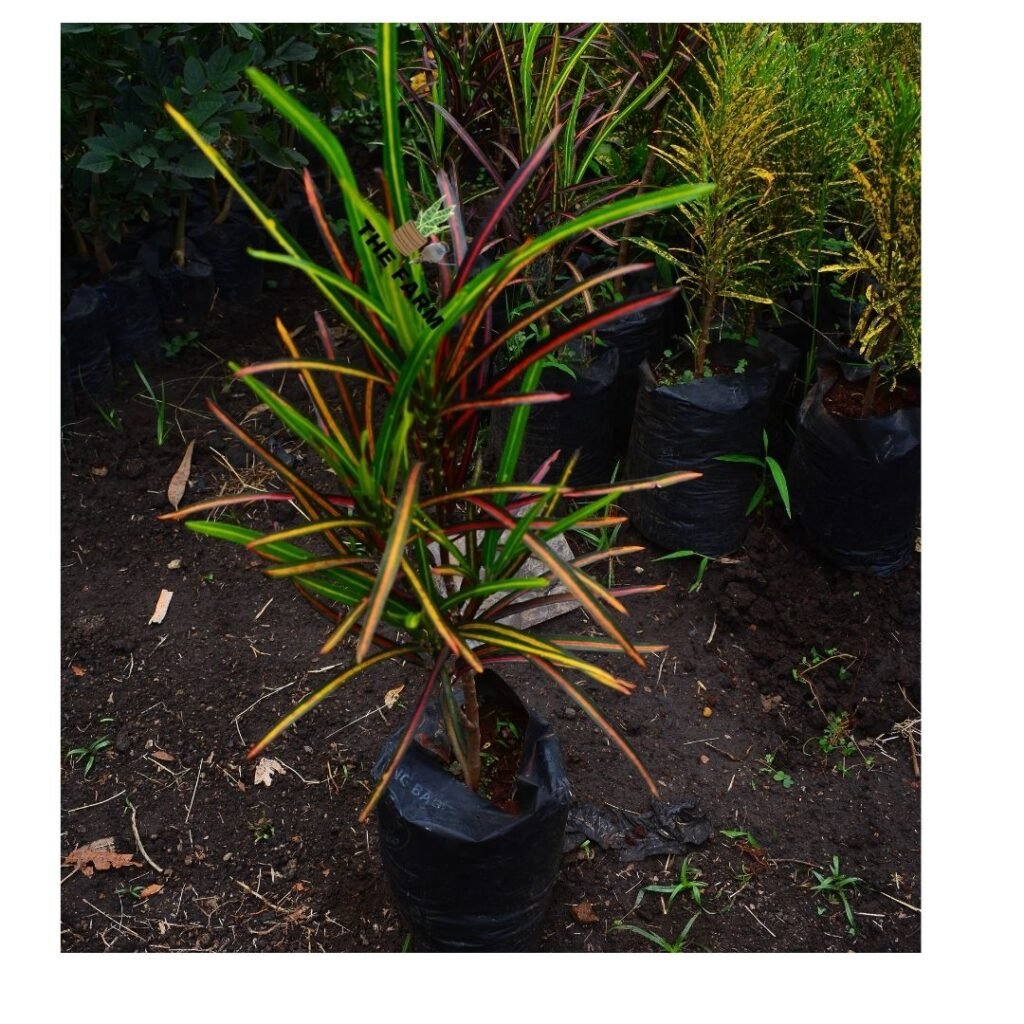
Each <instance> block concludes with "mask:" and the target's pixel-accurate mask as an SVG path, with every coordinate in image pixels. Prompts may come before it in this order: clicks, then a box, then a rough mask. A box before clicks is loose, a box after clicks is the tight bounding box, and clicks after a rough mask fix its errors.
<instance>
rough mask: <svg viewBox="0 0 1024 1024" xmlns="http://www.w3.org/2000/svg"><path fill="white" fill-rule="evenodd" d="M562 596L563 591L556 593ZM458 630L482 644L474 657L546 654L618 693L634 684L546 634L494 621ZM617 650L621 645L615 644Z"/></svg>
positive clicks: (558, 662) (555, 661)
mask: <svg viewBox="0 0 1024 1024" xmlns="http://www.w3.org/2000/svg"><path fill="white" fill-rule="evenodd" d="M560 596H561V597H562V599H563V600H565V595H564V594H563V595H560ZM459 632H460V634H461V635H462V636H463V637H464V638H465V639H466V640H472V641H474V642H475V643H478V644H482V645H483V646H482V647H480V648H479V649H478V650H477V652H476V653H477V656H478V657H484V656H485V655H487V654H489V653H490V652H491V651H494V650H505V651H511V652H514V653H517V654H534V655H538V656H540V657H544V658H547V659H548V660H549V661H552V662H554V663H555V664H556V665H561V666H562V667H563V668H571V669H575V670H576V671H577V672H582V673H583V674H584V675H586V676H589V677H590V678H591V679H593V680H594V682H597V683H600V684H601V685H602V686H607V687H608V688H609V689H612V690H616V691H618V692H619V693H632V692H633V690H634V689H635V688H636V686H635V684H634V683H631V682H629V680H627V679H620V678H619V677H618V676H615V675H613V674H612V673H611V672H609V671H607V669H603V668H601V667H600V666H598V665H592V664H591V663H590V662H588V661H585V660H584V659H583V658H577V657H575V656H574V655H572V654H568V653H566V652H565V651H563V650H562V649H561V648H560V647H559V646H558V645H557V644H555V643H553V642H552V641H551V640H550V639H549V638H546V637H545V638H543V639H542V638H541V637H537V636H534V635H533V634H532V633H527V632H524V631H523V630H521V629H516V628H514V627H513V626H505V625H500V624H498V623H495V622H483V621H480V622H467V623H466V624H465V625H463V626H460V627H459ZM619 650H620V651H621V650H622V649H621V647H620V648H619Z"/></svg>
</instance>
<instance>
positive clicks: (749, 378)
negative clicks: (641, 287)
mask: <svg viewBox="0 0 1024 1024" xmlns="http://www.w3.org/2000/svg"><path fill="white" fill-rule="evenodd" d="M708 354H709V358H710V359H711V360H712V362H714V363H720V364H722V365H728V366H735V365H737V363H738V361H739V359H741V358H742V359H745V360H746V361H747V365H746V369H745V372H743V373H726V374H718V375H716V376H713V377H706V378H703V379H701V380H694V381H688V382H683V383H680V384H666V385H659V384H658V383H657V381H656V380H655V378H654V375H653V373H652V372H651V369H650V367H649V366H648V365H646V364H645V365H644V366H642V367H641V369H640V375H641V376H640V391H639V393H638V394H637V401H636V412H635V415H634V419H633V433H632V435H631V437H630V442H629V457H628V460H627V468H628V475H629V478H630V479H640V478H642V477H647V476H656V475H658V474H661V473H670V472H674V471H675V470H679V469H689V470H694V471H696V472H699V473H702V474H703V476H701V477H700V478H699V479H696V480H688V481H686V482H685V483H681V484H678V485H676V486H674V487H666V488H664V489H662V490H652V491H639V492H637V493H635V494H630V495H625V496H624V498H623V502H624V504H625V506H626V509H627V511H628V512H629V516H630V519H631V520H632V523H633V526H634V527H636V529H637V530H638V531H639V532H640V533H641V534H642V535H643V536H644V537H646V538H647V539H648V540H650V541H652V542H653V543H654V544H657V545H658V546H659V547H662V548H665V549H667V550H669V551H678V550H689V551H696V552H698V553H700V554H702V555H723V554H726V553H728V552H730V551H735V550H736V548H738V547H739V546H740V544H742V543H743V538H744V537H745V536H746V532H747V516H746V509H747V504H748V503H749V501H750V498H751V497H752V496H753V493H754V490H755V488H756V487H757V483H758V480H759V478H760V473H761V471H760V470H759V469H758V468H757V467H756V466H753V465H750V464H745V463H735V462H719V461H717V458H716V457H717V456H719V455H753V456H756V457H761V456H762V455H763V451H764V449H763V443H762V431H763V429H764V425H765V419H766V417H767V413H768V403H769V398H770V396H771V394H772V389H773V387H774V385H775V377H776V372H777V371H776V367H777V361H776V358H775V356H774V355H773V354H772V353H770V352H768V351H766V350H762V349H757V348H751V347H750V346H744V345H738V344H734V343H728V342H722V343H720V344H718V345H712V346H711V347H710V349H709V353H708Z"/></svg>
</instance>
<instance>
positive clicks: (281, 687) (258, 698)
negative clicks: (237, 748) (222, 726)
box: [232, 606, 298, 744]
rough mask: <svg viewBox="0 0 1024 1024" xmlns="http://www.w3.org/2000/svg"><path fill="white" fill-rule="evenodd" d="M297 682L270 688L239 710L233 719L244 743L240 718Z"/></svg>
mask: <svg viewBox="0 0 1024 1024" xmlns="http://www.w3.org/2000/svg"><path fill="white" fill-rule="evenodd" d="M264 607H265V606H264ZM297 682H298V680H297V679H293V680H292V681H291V682H290V683H285V684H284V686H279V687H277V689H276V690H270V691H269V692H268V693H265V694H263V696H262V697H257V698H256V700H254V701H253V702H252V703H251V704H250V705H249V706H248V707H247V708H245V709H244V710H243V711H239V712H238V714H237V715H235V717H234V718H233V719H232V721H233V722H234V723H235V731H236V732H237V733H238V738H239V739H240V740H241V741H242V743H243V744H244V743H245V737H244V736H243V735H242V730H241V729H240V728H239V727H238V723H239V720H240V719H242V718H244V717H245V716H246V715H247V714H249V712H250V711H252V709H253V708H254V707H256V705H257V704H259V702H260V701H261V700H266V699H267V698H268V697H273V696H274V694H275V693H280V692H281V691H282V690H287V689H288V687H289V686H294V685H295V684H296V683H297Z"/></svg>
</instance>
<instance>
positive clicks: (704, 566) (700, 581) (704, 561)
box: [654, 550, 716, 594]
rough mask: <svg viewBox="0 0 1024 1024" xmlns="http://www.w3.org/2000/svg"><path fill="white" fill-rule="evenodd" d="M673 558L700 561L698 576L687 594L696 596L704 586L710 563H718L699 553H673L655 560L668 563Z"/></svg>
mask: <svg viewBox="0 0 1024 1024" xmlns="http://www.w3.org/2000/svg"><path fill="white" fill-rule="evenodd" d="M673 558H696V559H699V561H698V563H697V575H696V576H695V577H694V580H693V582H692V583H691V584H690V587H689V590H688V591H687V593H689V594H696V593H697V591H698V590H700V588H701V587H702V586H703V585H704V574H705V573H706V572H707V571H708V563H709V562H713V561H716V559H714V558H712V557H711V556H710V555H702V554H701V553H700V552H699V551H688V550H681V551H673V552H671V553H670V554H667V555H662V556H661V557H660V558H655V559H654V561H655V562H668V561H670V560H671V559H673Z"/></svg>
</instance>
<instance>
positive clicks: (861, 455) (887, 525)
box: [786, 367, 921, 576]
mask: <svg viewBox="0 0 1024 1024" xmlns="http://www.w3.org/2000/svg"><path fill="white" fill-rule="evenodd" d="M838 380H839V373H838V370H837V369H836V368H834V367H833V368H827V367H822V368H820V369H819V372H818V379H817V381H816V383H815V384H814V386H813V387H812V388H811V389H810V391H808V393H807V397H806V398H805V399H804V401H803V404H802V405H801V406H800V411H799V415H798V418H797V430H796V438H795V440H794V443H793V451H792V453H791V455H790V459H789V465H788V468H787V471H786V476H787V479H788V482H789V489H790V496H791V498H792V502H793V514H794V516H795V517H796V518H797V519H798V520H799V521H800V523H801V525H802V526H803V529H804V531H805V534H806V536H807V539H808V541H809V542H810V544H811V546H812V547H813V548H814V549H815V550H816V551H818V552H819V553H820V554H822V555H823V556H824V557H825V558H827V559H828V560H829V561H830V562H832V563H833V564H835V565H838V566H839V567H840V568H842V569H848V570H851V571H855V572H858V571H859V572H870V573H874V574H875V575H879V576H888V575H891V574H892V573H895V572H897V571H899V570H900V569H902V568H903V567H904V566H905V565H907V564H908V563H909V562H910V560H911V559H912V558H913V556H914V541H915V539H916V536H917V515H918V512H919V511H920V508H921V410H920V408H919V407H917V408H908V409H901V410H899V411H898V412H894V413H891V414H889V415H886V416H867V417H864V418H861V419H855V418H853V417H847V416H837V415H834V414H833V413H831V412H829V410H828V409H827V408H826V407H825V396H826V395H827V394H828V392H829V390H830V389H831V388H832V387H834V386H835V384H836V383H837V381H838Z"/></svg>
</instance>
